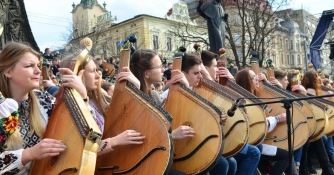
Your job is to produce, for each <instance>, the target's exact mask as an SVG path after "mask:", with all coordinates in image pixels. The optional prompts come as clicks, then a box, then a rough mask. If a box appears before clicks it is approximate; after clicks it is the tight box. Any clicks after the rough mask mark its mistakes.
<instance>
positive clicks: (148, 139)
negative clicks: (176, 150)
mask: <svg viewBox="0 0 334 175" xmlns="http://www.w3.org/2000/svg"><path fill="white" fill-rule="evenodd" d="M129 60H130V51H129V50H123V51H122V52H121V65H120V68H123V67H127V66H128V65H129ZM120 70H121V69H120ZM170 122H171V116H170V115H169V113H168V112H166V111H165V110H164V109H163V108H162V107H161V105H160V104H157V103H156V102H155V101H154V100H153V99H152V98H150V97H149V96H147V95H146V94H144V93H143V92H142V91H141V90H140V89H138V88H137V87H135V86H134V85H133V84H132V83H129V82H126V81H122V82H117V83H116V85H115V91H114V95H113V97H112V99H111V103H110V105H109V107H108V111H107V115H106V117H105V129H104V133H103V138H104V139H105V138H110V137H115V136H116V135H118V134H120V133H122V132H123V131H125V130H129V129H131V130H136V131H137V132H139V133H141V135H143V136H145V139H144V140H143V144H140V145H126V146H123V145H120V146H116V147H114V151H111V152H109V153H107V154H104V155H101V156H99V157H98V159H97V163H96V171H95V174H96V175H104V174H108V175H110V174H137V175H142V174H167V173H168V171H169V169H170V166H171V161H172V156H173V154H172V153H173V149H172V142H171V140H170V139H171V138H170V137H169V132H168V130H169V129H170Z"/></svg>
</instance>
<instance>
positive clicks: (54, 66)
mask: <svg viewBox="0 0 334 175" xmlns="http://www.w3.org/2000/svg"><path fill="white" fill-rule="evenodd" d="M59 68H60V65H59V58H58V57H54V58H53V59H52V66H51V70H52V74H53V75H57V73H58V72H59V70H58V69H59Z"/></svg>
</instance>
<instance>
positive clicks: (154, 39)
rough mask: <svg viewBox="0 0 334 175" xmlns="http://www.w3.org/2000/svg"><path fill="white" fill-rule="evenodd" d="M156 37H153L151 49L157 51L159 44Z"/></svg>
mask: <svg viewBox="0 0 334 175" xmlns="http://www.w3.org/2000/svg"><path fill="white" fill-rule="evenodd" d="M158 39H159V38H158V36H157V35H153V49H154V50H158V49H159V42H158Z"/></svg>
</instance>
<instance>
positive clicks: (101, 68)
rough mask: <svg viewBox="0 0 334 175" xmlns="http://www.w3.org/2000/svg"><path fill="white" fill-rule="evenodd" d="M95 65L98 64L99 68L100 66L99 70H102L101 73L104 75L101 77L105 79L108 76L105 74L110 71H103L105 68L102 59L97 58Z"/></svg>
mask: <svg viewBox="0 0 334 175" xmlns="http://www.w3.org/2000/svg"><path fill="white" fill-rule="evenodd" d="M95 64H96V65H97V66H99V70H100V71H101V73H102V74H101V75H100V76H102V79H105V78H106V76H104V74H105V73H106V72H108V69H103V66H102V59H101V58H96V59H95Z"/></svg>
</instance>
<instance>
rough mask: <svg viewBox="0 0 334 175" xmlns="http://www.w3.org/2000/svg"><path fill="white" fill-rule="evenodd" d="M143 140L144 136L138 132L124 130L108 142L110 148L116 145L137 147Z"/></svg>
mask: <svg viewBox="0 0 334 175" xmlns="http://www.w3.org/2000/svg"><path fill="white" fill-rule="evenodd" d="M143 139H145V136H142V135H141V134H140V133H139V132H137V131H135V130H126V131H124V132H122V133H121V134H118V135H117V136H115V137H112V138H111V139H110V142H111V146H112V147H114V146H117V145H131V144H134V145H139V144H142V143H143Z"/></svg>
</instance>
